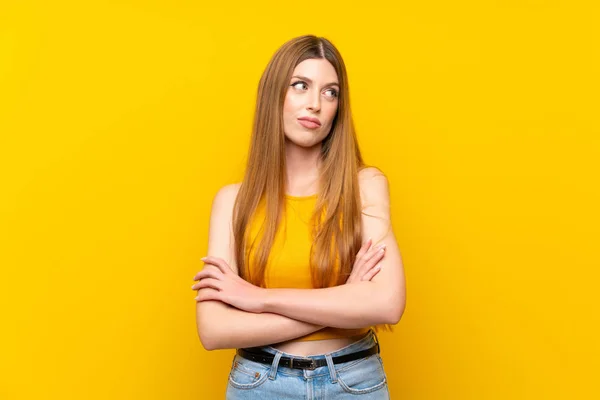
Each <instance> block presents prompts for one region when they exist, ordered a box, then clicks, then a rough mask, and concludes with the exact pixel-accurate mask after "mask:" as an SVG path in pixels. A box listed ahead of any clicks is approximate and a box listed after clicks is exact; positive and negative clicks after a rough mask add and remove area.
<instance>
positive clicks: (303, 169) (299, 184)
mask: <svg viewBox="0 0 600 400" xmlns="http://www.w3.org/2000/svg"><path fill="white" fill-rule="evenodd" d="M285 164H286V171H285V172H286V188H285V192H286V193H288V194H291V195H296V196H305V195H310V194H313V193H316V192H317V191H318V190H319V186H318V180H319V167H320V165H321V142H319V143H318V144H317V145H315V146H313V147H301V146H298V145H296V144H294V143H291V142H289V141H287V140H286V148H285Z"/></svg>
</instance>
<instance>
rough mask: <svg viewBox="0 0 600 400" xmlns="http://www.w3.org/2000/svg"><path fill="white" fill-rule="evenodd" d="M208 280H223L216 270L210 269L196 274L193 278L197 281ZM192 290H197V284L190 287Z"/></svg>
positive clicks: (219, 272)
mask: <svg viewBox="0 0 600 400" xmlns="http://www.w3.org/2000/svg"><path fill="white" fill-rule="evenodd" d="M208 278H212V279H217V280H220V279H223V274H222V273H221V271H220V270H218V269H216V268H210V269H204V270H202V271H200V272H198V273H197V274H196V276H195V277H194V279H195V280H197V281H199V280H202V279H208ZM192 290H198V282H196V283H195V284H193V285H192Z"/></svg>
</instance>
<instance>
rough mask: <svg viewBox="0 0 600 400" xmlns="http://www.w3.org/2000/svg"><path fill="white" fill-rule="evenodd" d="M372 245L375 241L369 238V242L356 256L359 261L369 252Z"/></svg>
mask: <svg viewBox="0 0 600 400" xmlns="http://www.w3.org/2000/svg"><path fill="white" fill-rule="evenodd" d="M371 243H373V239H371V238H368V239H367V241H366V242H365V243H364V244H363V245H362V246H361V248H360V250H359V251H358V253H357V254H356V258H357V259H358V258H361V257H362V256H363V255H364V254H365V253H366V252H367V250H369V247H371Z"/></svg>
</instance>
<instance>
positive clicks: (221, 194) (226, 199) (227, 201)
mask: <svg viewBox="0 0 600 400" xmlns="http://www.w3.org/2000/svg"><path fill="white" fill-rule="evenodd" d="M241 185H242V184H241V183H230V184H227V185H225V186H222V187H221V188H220V189H219V190H218V191H217V193H216V194H215V197H214V199H213V202H214V204H215V205H221V206H225V205H230V206H232V207H233V203H234V202H235V199H236V197H237V194H238V192H239V191H240V186H241Z"/></svg>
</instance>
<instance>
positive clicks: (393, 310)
mask: <svg viewBox="0 0 600 400" xmlns="http://www.w3.org/2000/svg"><path fill="white" fill-rule="evenodd" d="M405 308H406V301H405V300H404V298H400V299H399V298H397V297H396V298H393V299H391V300H390V299H387V300H386V302H385V306H384V307H382V308H381V309H382V310H384V313H383V315H382V319H383V321H384V322H383V323H384V324H388V325H396V324H397V323H398V322H400V319H401V318H402V315H403V314H404V309H405Z"/></svg>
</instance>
